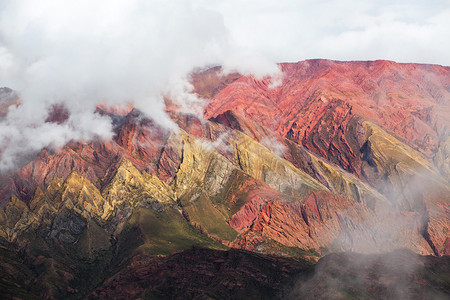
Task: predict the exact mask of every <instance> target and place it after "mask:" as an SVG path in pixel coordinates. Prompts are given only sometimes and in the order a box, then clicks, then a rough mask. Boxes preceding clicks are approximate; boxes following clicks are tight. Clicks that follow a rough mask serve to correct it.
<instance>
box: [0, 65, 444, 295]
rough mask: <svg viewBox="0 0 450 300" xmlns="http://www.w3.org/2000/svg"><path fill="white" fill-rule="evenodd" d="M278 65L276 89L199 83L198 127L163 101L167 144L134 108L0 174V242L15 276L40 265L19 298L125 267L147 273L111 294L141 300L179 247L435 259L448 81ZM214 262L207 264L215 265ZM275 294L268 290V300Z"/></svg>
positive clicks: (415, 71) (214, 78) (253, 83)
mask: <svg viewBox="0 0 450 300" xmlns="http://www.w3.org/2000/svg"><path fill="white" fill-rule="evenodd" d="M281 67H282V69H283V71H284V72H285V74H286V76H285V79H284V81H283V83H282V84H281V85H280V86H279V87H276V88H271V87H269V86H270V80H268V79H264V80H255V79H253V78H251V77H242V76H240V75H238V74H232V75H230V76H229V77H226V78H221V77H220V76H218V75H217V70H212V71H211V72H208V71H206V72H205V73H199V74H197V75H196V76H197V77H194V85H195V84H196V85H197V86H196V91H197V92H198V93H199V94H201V95H203V96H205V97H213V98H212V99H211V100H210V103H209V105H208V106H207V108H206V110H205V116H206V117H208V118H209V120H205V119H201V118H199V117H197V116H195V115H192V114H189V113H188V114H186V113H183V112H182V111H180V109H181V107H179V106H177V105H176V103H171V102H170V99H166V102H167V103H168V106H167V111H168V114H169V115H170V117H171V118H172V119H173V121H174V122H175V123H176V124H178V126H179V130H177V131H168V130H167V129H164V128H161V127H160V126H158V125H157V124H156V123H155V122H153V121H152V120H150V119H148V118H146V117H145V116H144V115H143V114H142V113H141V112H139V111H138V110H137V109H133V108H132V107H129V108H127V109H125V110H123V109H115V108H111V109H109V108H107V107H104V106H99V107H98V113H101V114H104V115H106V116H109V117H111V120H112V124H113V126H114V131H115V137H114V139H113V140H111V141H90V142H87V141H72V142H70V143H69V144H67V145H66V146H64V147H63V148H62V149H61V150H59V151H57V152H51V151H49V150H47V149H44V150H42V151H41V153H40V154H39V155H38V156H37V157H35V158H34V159H33V160H32V161H30V162H29V163H28V164H27V165H25V166H24V167H23V168H21V169H20V170H18V171H17V172H15V173H14V174H6V175H2V177H1V178H0V204H1V205H0V242H2V243H3V242H4V244H5V245H6V246H5V249H13V250H11V251H17V252H18V253H20V254H21V255H23V256H24V257H25V258H26V261H24V264H25V265H24V267H23V268H24V270H25V269H26V268H31V269H33V268H36V266H40V267H39V268H40V269H39V270H41V271H39V272H40V273H39V274H38V275H37V277H36V280H35V281H34V282H35V285H36V286H37V285H39V284H38V283H44V282H45V284H43V287H42V290H39V291H37V290H36V289H34V288H33V287H30V284H29V283H28V287H27V289H28V290H33V291H35V292H36V293H37V294H38V295H40V296H43V297H52V296H53V297H63V296H65V295H67V293H72V294H75V293H77V291H76V290H77V289H78V288H80V289H83V293H87V292H88V291H90V290H91V289H94V288H96V286H95V285H97V284H100V282H102V281H103V280H105V278H109V277H111V276H113V274H116V273H117V272H119V273H120V270H123V268H127V269H126V270H134V268H135V267H136V268H137V269H136V270H138V271H139V272H141V271H142V272H143V273H145V274H150V275H148V276H147V275H145V276H144V277H145V278H144V277H142V278H144V279H142V278H141V277H139V276H140V275H139V274H143V273H139V274H138V275H136V276H137V277H136V279H137V280H141V279H142V280H144V281H145V282H144V281H142V282H143V283H142V285H141V286H140V287H138V286H136V283H135V282H130V285H127V289H126V290H124V293H132V292H131V290H132V288H133V289H136V291H138V292H136V293H135V294H127V295H128V296H138V295H143V294H142V293H144V294H145V292H146V291H147V290H146V288H142V286H144V285H145V284H147V283H148V281H146V280H149V281H151V282H153V283H154V284H159V283H160V282H159V281H158V280H159V279H155V278H164V276H165V275H167V272H166V271H167V270H166V269H164V268H165V267H164V266H165V265H164V264H165V262H161V260H160V259H156V258H155V257H153V255H169V254H170V253H172V252H175V251H181V250H184V249H187V248H189V247H191V246H192V245H196V246H202V247H208V248H213V249H226V248H227V247H232V248H243V249H247V250H251V251H253V252H259V253H262V254H272V255H284V256H295V257H298V256H306V257H308V259H311V260H313V261H317V260H318V259H319V258H320V257H321V256H323V255H325V254H326V253H329V252H335V251H357V252H363V253H372V252H385V251H392V250H394V249H397V248H408V249H410V250H412V251H414V252H416V253H419V254H423V255H435V256H441V255H446V254H448V253H449V251H450V250H449V249H450V246H449V245H450V242H449V236H448V233H449V232H450V228H449V227H450V213H449V212H450V206H449V205H450V204H449V203H450V198H449V197H450V190H449V187H448V176H447V175H448V174H447V173H448V172H447V171H448V170H447V169H448V168H447V167H446V165H447V162H448V153H449V151H447V150H448V149H447V148H448V147H447V146H446V145H447V142H448V128H449V127H448V120H447V119H446V118H444V117H443V116H444V115H443V113H442V112H445V111H446V109H447V107H448V99H449V98H448V90H449V89H448V86H449V80H448V68H444V67H438V66H422V65H409V64H407V65H403V64H395V63H391V62H370V63H361V62H355V63H339V62H330V61H321V60H319V61H307V62H301V63H298V64H282V65H281ZM202 74H203V75H202ZM430 74H434V75H433V76H429V75H430ZM201 76H206V77H205V78H202V77H201ZM407 76H410V79H407ZM419 79H420V80H419ZM425 79H426V80H425ZM397 89H398V90H397ZM419 99H421V101H418V100H419ZM419 102H420V103H419ZM436 107H438V108H439V109H437V108H436ZM55 112H56V115H55V116H54V118H51V119H49V120H48V121H49V122H56V123H58V122H64V111H59V110H57V109H56V111H55ZM433 122H434V123H433ZM436 141H437V142H436ZM436 143H437V144H436ZM434 152H436V155H433V153H434ZM27 249H30V250H27ZM5 251H6V250H5ZM8 251H9V250H8ZM194 252H195V251H194ZM200 252H201V251H200ZM200 252H199V253H200ZM205 253H206V252H205ZM239 253H240V252H239ZM136 255H143V257H144V258H143V259H142V260H141V259H137V258H136V257H139V256H136ZM149 255H150V256H149ZM205 255H209V254H208V253H206V254H205ZM221 255H222V254H214V255H212V256H211V257H213V258H212V259H218V260H219V261H218V264H219V265H220V264H222V262H223V259H222V258H217V257H219V256H221ZM239 255H241V254H239ZM239 255H238V256H239ZM252 255H253V254H252ZM133 257H134V259H132V258H133ZM188 258H189V257H188ZM129 259H132V260H131V261H130V260H129ZM135 259H137V260H135ZM189 259H193V257H190V258H189ZM269 260H270V259H269ZM225 261H226V259H225ZM264 261H266V260H264ZM272 261H273V262H274V263H275V264H277V263H278V259H274V260H272ZM30 262H33V265H30ZM127 262H130V264H127ZM219 262H220V263H219ZM77 263H79V264H80V266H79V267H78V266H77ZM193 263H195V261H194V259H193ZM213 265H214V266H216V265H217V264H215V263H214V264H213ZM225 265H226V264H225ZM208 266H209V265H208ZM211 266H212V265H211ZM160 267H162V268H163V270H166V271H164V272H166V273H164V272H163V273H158V272H160V271H159V269H158V268H160ZM256 269H257V272H262V273H264V272H265V269H264V270H259V269H258V268H256ZM55 270H56V271H55ZM196 270H197V269H196ZM235 271H236V270H235ZM272 271H273V272H278V271H276V270H275V269H274V270H272ZM86 272H88V273H89V272H90V273H89V274H91V275H89V276H93V277H89V276H88V277H86V278H84V277H83V276H84V275H83V274H86ZM146 272H147V273H146ZM198 272H199V273H202V272H211V271H210V270H209V269H208V270H206V269H202V268H201V267H199V269H198ZM230 272H231V271H230ZM236 272H237V273H236V274H238V273H239V274H241V273H240V272H241V271H239V270H238V271H236ZM283 272H285V271H283ZM283 272H281V273H280V274H281V275H280V276H284V275H283V274H285V273H283ZM231 273H232V272H231ZM231 273H230V274H231ZM244 273H245V272H244V271H243V273H242V274H244ZM288 273H289V272H288ZM92 274H98V275H95V276H94V275H92ZM226 274H228V273H226ZM264 274H265V273H264ZM277 274H278V273H277ZM289 274H291V273H289ZM213 275H214V274H211V276H207V278H206V279H207V280H213V281H214V280H215V279H214V278H215V277H214V276H213ZM14 276H15V275H14ZM155 276H156V277H155ZM230 276H231V275H230ZM242 276H243V278H244V279H243V280H244V281H243V282H247V281H245V280H246V279H245V278H253V277H251V276H250V277H245V276H248V274H246V275H245V274H244V275H242ZM94 277H95V278H94ZM18 278H19V277H18ZM48 278H51V282H48V281H49V280H48ZM90 279H92V280H90ZM129 279H130V278H129V277H128V273H125V274H123V273H120V275H118V277H112V278H111V279H110V281H108V282H106V283H105V286H104V289H102V288H100V289H98V290H97V292H96V294H93V295H95V296H102V297H106V296H107V295H109V293H111V292H118V286H119V284H118V283H119V282H120V281H121V280H122V281H124V282H128V280H129ZM206 279H205V280H206ZM253 279H255V278H253ZM253 279H251V280H253ZM155 280H156V281H155ZM255 280H256V279H255ZM252 282H253V281H252ZM254 282H255V286H258V287H264V289H265V288H266V287H267V282H266V281H265V279H264V280H262V281H259V280H256V281H254ZM272 282H273V283H274V286H275V287H274V288H273V289H270V288H267V291H269V292H270V293H275V294H276V293H278V292H279V291H280V286H279V285H278V283H276V282H275V281H272ZM153 283H152V284H153ZM152 284H150V285H151V286H152ZM181 284H184V281H182V282H181ZM218 284H219V285H221V284H222V283H218ZM223 284H224V285H223V286H226V287H227V288H231V287H232V286H231V285H232V283H230V282H224V283H223ZM223 286H222V287H223ZM168 287H169V286H168ZM199 288H201V289H203V288H204V287H203V286H202V287H199ZM208 288H209V287H208ZM65 289H67V290H65ZM152 291H153V290H152ZM205 291H206V290H205ZM236 291H240V289H239V288H237V289H236ZM269 292H268V293H269ZM270 293H269V294H270ZM194 294H195V293H194V291H192V295H194ZM275 294H270V295H275ZM155 295H159V294H155Z"/></svg>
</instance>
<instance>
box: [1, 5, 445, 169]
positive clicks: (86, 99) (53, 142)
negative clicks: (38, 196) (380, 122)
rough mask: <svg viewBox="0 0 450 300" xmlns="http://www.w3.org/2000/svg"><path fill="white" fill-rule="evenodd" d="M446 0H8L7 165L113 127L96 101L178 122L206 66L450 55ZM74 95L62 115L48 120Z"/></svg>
mask: <svg viewBox="0 0 450 300" xmlns="http://www.w3.org/2000/svg"><path fill="white" fill-rule="evenodd" d="M448 4H449V2H448V1H445V0H443V1H439V0H434V1H431V2H430V1H427V2H426V3H422V2H420V1H394V2H392V1H384V0H383V1H381V2H380V1H377V2H376V3H375V2H373V1H345V0H331V1H317V2H313V3H312V2H311V1H253V0H251V1H245V2H244V1H237V0H230V1H209V0H208V1H206V0H197V1H188V0H173V1H163V0H150V1H144V0H127V1H124V0H117V1H106V0H96V1H86V0H80V1H50V0H42V1H32V0H15V1H12V0H0V87H1V86H7V87H10V88H13V89H14V90H16V91H18V92H19V93H20V97H21V99H22V103H23V104H22V105H21V106H19V107H18V108H13V109H11V111H10V112H9V114H8V115H7V117H6V118H5V119H4V120H2V121H1V123H0V145H1V151H0V172H1V171H6V170H9V169H11V168H12V167H14V166H15V165H16V164H17V162H18V161H19V160H20V159H21V157H24V156H27V155H28V154H29V153H33V152H36V151H39V150H40V149H42V148H43V147H49V146H52V147H60V146H62V145H64V144H65V143H66V142H67V141H69V140H70V139H78V138H82V139H92V138H110V137H111V125H110V123H109V120H108V119H107V118H103V117H100V116H98V115H96V114H94V113H93V112H94V110H95V105H96V104H98V103H100V102H102V103H104V102H106V103H110V104H115V103H123V102H133V103H134V104H135V106H136V107H138V108H139V109H140V110H142V111H143V112H144V113H146V114H147V115H148V116H149V117H151V118H153V119H155V120H156V121H157V122H158V123H160V124H161V125H163V126H166V127H168V128H173V127H174V126H175V125H174V124H173V123H172V121H171V120H170V119H169V118H168V117H167V116H166V114H165V113H164V103H163V95H167V94H170V96H171V97H172V98H175V99H177V100H178V101H181V102H182V103H183V104H184V106H185V107H189V104H190V103H198V99H197V98H196V97H195V96H193V95H191V94H189V92H190V90H191V86H190V84H189V83H188V80H187V79H188V74H189V73H190V72H191V71H192V69H194V68H196V67H203V66H209V65H218V64H220V65H223V66H224V69H225V70H237V71H239V72H241V73H249V74H254V75H256V76H259V77H261V76H263V75H266V74H274V72H276V71H277V66H276V64H275V62H283V61H298V60H303V59H306V58H319V57H320V58H330V59H341V60H368V59H369V60H370V59H379V58H382V59H392V60H396V61H400V62H406V61H408V62H427V63H439V64H447V65H448V64H450V57H449V56H448V53H450V41H449V40H448V39H446V37H448V36H450V32H449V30H450V26H449V25H450V24H449V21H448V20H450V8H449V7H450V6H449V5H448ZM61 102H62V103H64V105H65V107H67V108H68V110H69V111H70V112H71V116H70V118H69V120H68V121H67V122H65V123H63V124H60V125H58V124H49V123H45V122H44V120H45V119H46V115H47V111H48V108H49V107H51V106H52V105H53V104H55V103H61Z"/></svg>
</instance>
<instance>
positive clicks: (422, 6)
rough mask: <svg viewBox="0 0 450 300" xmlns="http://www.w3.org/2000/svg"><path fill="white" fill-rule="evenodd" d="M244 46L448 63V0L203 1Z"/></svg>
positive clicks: (302, 54)
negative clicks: (218, 15) (214, 11)
mask: <svg viewBox="0 0 450 300" xmlns="http://www.w3.org/2000/svg"><path fill="white" fill-rule="evenodd" d="M201 3H202V4H203V5H208V7H210V8H211V9H212V10H217V11H218V12H220V14H221V15H222V16H223V18H224V23H225V25H226V27H227V28H228V30H229V31H230V35H231V36H232V37H233V39H234V40H235V42H236V43H237V44H239V45H240V46H241V47H244V48H247V49H250V50H251V51H254V50H258V51H262V53H263V54H264V55H266V56H268V57H270V59H272V60H276V61H298V60H303V59H306V58H329V59H337V60H374V59H389V60H394V61H397V62H421V63H434V64H442V65H450V1H448V0H376V1H374V0H319V1H304V0H300V1H256V0H255V1H253V0H251V1H238V0H231V1H209V0H204V1H201Z"/></svg>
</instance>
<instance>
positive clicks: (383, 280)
mask: <svg viewBox="0 0 450 300" xmlns="http://www.w3.org/2000/svg"><path fill="white" fill-rule="evenodd" d="M449 295H450V257H449V256H443V257H433V256H420V255H417V254H414V253H413V252H411V251H408V250H397V251H394V252H390V253H387V254H376V255H375V254H373V255H371V254H357V253H339V254H330V255H327V256H325V257H324V258H322V259H321V260H319V262H318V263H317V264H316V265H314V266H313V265H312V263H310V262H308V261H306V260H303V259H293V258H283V257H275V256H268V255H261V254H257V253H254V252H248V251H244V250H237V249H231V250H229V251H219V250H211V249H203V248H197V247H193V248H191V249H188V250H185V251H181V252H178V253H175V254H173V255H170V256H168V257H166V258H163V259H161V258H155V257H150V256H142V255H139V256H135V257H134V258H133V259H132V260H131V261H130V263H129V264H128V265H127V266H126V267H125V268H123V269H122V270H121V271H120V272H118V273H117V274H115V275H114V276H112V277H111V278H109V279H107V280H106V281H105V282H104V283H103V284H102V286H101V287H99V288H98V289H97V290H96V291H95V292H93V293H92V294H91V295H90V298H91V299H98V298H100V299H110V298H115V299H130V298H133V299H135V298H141V297H142V298H144V299H448V296H449Z"/></svg>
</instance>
